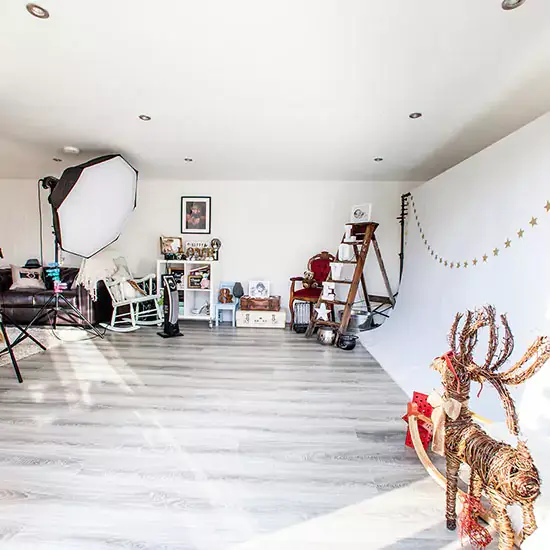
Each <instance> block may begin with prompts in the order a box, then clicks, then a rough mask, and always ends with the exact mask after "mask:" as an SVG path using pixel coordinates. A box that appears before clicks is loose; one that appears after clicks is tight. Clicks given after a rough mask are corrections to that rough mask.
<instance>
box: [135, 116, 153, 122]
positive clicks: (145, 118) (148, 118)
mask: <svg viewBox="0 0 550 550" xmlns="http://www.w3.org/2000/svg"><path fill="white" fill-rule="evenodd" d="M138 118H139V119H140V120H145V121H147V120H151V117H150V116H149V115H139V117H138Z"/></svg>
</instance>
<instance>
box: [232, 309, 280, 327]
mask: <svg viewBox="0 0 550 550" xmlns="http://www.w3.org/2000/svg"><path fill="white" fill-rule="evenodd" d="M285 323H286V311H283V310H281V311H249V310H242V309H240V310H238V311H237V326H238V327H259V328H285Z"/></svg>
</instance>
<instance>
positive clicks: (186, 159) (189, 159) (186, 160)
mask: <svg viewBox="0 0 550 550" xmlns="http://www.w3.org/2000/svg"><path fill="white" fill-rule="evenodd" d="M183 160H184V161H185V162H193V159H192V158H191V157H185V158H184V159H183Z"/></svg>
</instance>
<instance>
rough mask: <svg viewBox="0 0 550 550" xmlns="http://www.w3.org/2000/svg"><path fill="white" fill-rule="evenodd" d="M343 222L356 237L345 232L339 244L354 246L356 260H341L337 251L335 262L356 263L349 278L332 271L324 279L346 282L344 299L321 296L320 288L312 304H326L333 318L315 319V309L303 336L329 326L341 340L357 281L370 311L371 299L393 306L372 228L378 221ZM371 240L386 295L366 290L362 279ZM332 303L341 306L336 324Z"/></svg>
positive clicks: (348, 318) (370, 311) (387, 280)
mask: <svg viewBox="0 0 550 550" xmlns="http://www.w3.org/2000/svg"><path fill="white" fill-rule="evenodd" d="M346 225H347V226H351V237H355V240H354V241H352V240H346V234H345V233H344V236H343V237H342V240H341V244H347V245H350V246H352V247H353V251H354V253H355V259H354V260H340V252H339V251H338V254H337V255H336V260H335V262H334V263H340V264H355V270H354V272H353V278H352V279H351V280H350V281H348V280H343V279H338V280H336V279H333V278H332V270H331V275H330V276H329V278H328V279H327V281H326V282H327V283H336V284H339V285H349V290H348V295H347V298H346V300H345V301H342V300H336V299H326V298H323V294H324V289H323V292H322V293H321V296H320V297H319V300H318V301H317V304H316V305H315V307H316V308H317V307H319V306H320V305H321V304H323V303H324V304H326V305H327V306H328V307H329V310H330V312H331V314H332V321H325V320H323V319H318V315H317V311H316V310H314V312H313V315H312V316H311V319H310V321H309V326H308V328H307V331H306V337H309V336H311V335H312V334H313V331H314V330H315V329H316V328H317V327H321V326H329V327H333V328H337V329H338V334H337V336H336V338H335V340H334V343H335V344H336V343H337V342H338V340H339V339H340V336H341V335H342V334H345V333H346V331H347V329H348V325H349V322H350V319H351V311H352V308H353V305H354V304H355V298H356V297H357V291H358V290H359V284H361V290H362V291H363V296H364V298H365V303H366V306H367V310H368V312H369V313H372V311H373V310H372V303H373V302H377V303H384V304H390V305H391V307H394V306H395V298H394V297H393V293H392V291H391V286H390V281H389V279H388V273H387V271H386V268H385V266H384V260H383V259H382V253H381V252H380V247H379V246H378V241H377V240H376V235H375V231H376V228H377V227H378V224H377V223H374V222H363V223H350V224H346ZM371 243H372V246H373V248H374V252H375V253H376V259H377V260H378V265H379V267H380V271H381V273H382V278H383V279H384V285H385V287H386V292H387V294H388V295H387V297H386V296H375V295H372V294H369V293H368V292H367V284H366V282H365V274H364V269H365V262H366V260H367V254H368V252H369V248H370V244H371ZM335 305H343V306H344V311H343V313H342V319H341V321H340V322H339V323H337V322H336V320H335V311H334V306H335Z"/></svg>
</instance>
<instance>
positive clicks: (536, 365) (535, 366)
mask: <svg viewBox="0 0 550 550" xmlns="http://www.w3.org/2000/svg"><path fill="white" fill-rule="evenodd" d="M535 355H536V357H535V360H534V361H533V362H532V363H531V365H530V366H529V367H527V368H526V369H525V370H523V371H522V372H520V373H518V374H515V373H516V372H517V371H518V370H519V369H520V368H521V367H523V366H524V365H525V364H526V363H527V362H528V361H529V360H530V359H532V358H533V356H535ZM548 359H550V343H549V342H548V338H547V337H543V336H539V337H538V338H537V339H536V340H535V341H534V342H533V343H532V344H531V345H530V346H529V348H528V349H527V351H526V352H525V354H524V355H523V357H522V358H521V359H520V360H519V361H518V362H517V363H516V364H515V365H513V366H512V367H510V368H509V369H508V370H507V371H506V372H503V373H501V374H500V375H499V376H500V379H501V380H502V381H503V382H504V383H505V384H507V385H508V386H518V385H519V384H523V382H525V381H527V380H529V378H531V376H533V375H534V374H535V373H536V372H537V371H538V370H539V369H540V368H541V367H542V366H543V365H544V363H546V361H548Z"/></svg>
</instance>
